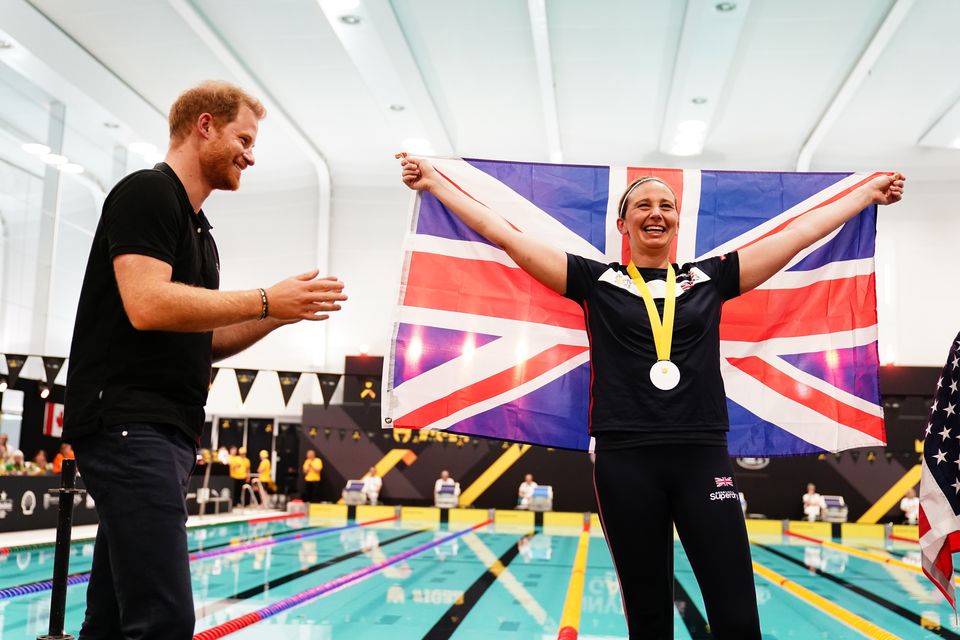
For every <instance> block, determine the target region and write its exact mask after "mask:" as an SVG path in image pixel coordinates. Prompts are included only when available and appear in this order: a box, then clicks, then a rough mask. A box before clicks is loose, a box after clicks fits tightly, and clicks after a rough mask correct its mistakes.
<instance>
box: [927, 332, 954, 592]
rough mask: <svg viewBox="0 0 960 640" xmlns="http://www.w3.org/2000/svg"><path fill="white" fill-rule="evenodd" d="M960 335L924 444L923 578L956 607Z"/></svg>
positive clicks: (939, 383) (940, 383)
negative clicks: (955, 565) (924, 575)
mask: <svg viewBox="0 0 960 640" xmlns="http://www.w3.org/2000/svg"><path fill="white" fill-rule="evenodd" d="M958 384H960V335H957V338H956V340H954V342H953V345H952V346H951V347H950V355H949V357H948V358H947V364H946V365H944V367H943V373H942V374H941V375H940V379H939V380H938V381H937V392H936V395H935V396H934V399H933V406H932V407H931V408H930V420H929V422H928V423H927V431H926V433H925V435H924V438H923V463H922V464H923V466H922V470H921V474H920V553H921V563H922V565H923V572H924V573H925V574H927V577H928V578H930V580H932V581H933V583H934V584H935V585H937V588H939V589H940V591H942V592H943V595H944V596H946V598H947V600H949V601H950V604H951V605H953V606H954V607H956V599H955V596H954V587H953V554H954V553H956V552H957V551H960V420H958V418H957V411H958V410H960V392H958V390H957V388H958Z"/></svg>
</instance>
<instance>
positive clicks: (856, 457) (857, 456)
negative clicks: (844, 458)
mask: <svg viewBox="0 0 960 640" xmlns="http://www.w3.org/2000/svg"><path fill="white" fill-rule="evenodd" d="M850 458H851V459H852V460H853V462H854V463H856V462H857V460H859V459H860V452H859V451H851V452H850Z"/></svg>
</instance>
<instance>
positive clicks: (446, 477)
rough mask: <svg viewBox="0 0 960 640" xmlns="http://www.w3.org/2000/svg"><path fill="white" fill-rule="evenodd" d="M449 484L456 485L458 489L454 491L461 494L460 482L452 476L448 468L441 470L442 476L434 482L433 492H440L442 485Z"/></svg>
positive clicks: (455, 493)
mask: <svg viewBox="0 0 960 640" xmlns="http://www.w3.org/2000/svg"><path fill="white" fill-rule="evenodd" d="M448 484H449V485H453V486H454V487H456V489H454V492H453V494H454V495H457V496H458V495H460V486H459V484H458V483H457V482H456V481H455V480H454V479H453V478H451V477H450V472H449V471H447V470H446V469H444V470H443V471H441V472H440V477H439V478H438V479H437V481H436V482H434V483H433V492H434V493H440V487H442V486H444V485H448Z"/></svg>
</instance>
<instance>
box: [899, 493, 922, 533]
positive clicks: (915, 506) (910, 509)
mask: <svg viewBox="0 0 960 640" xmlns="http://www.w3.org/2000/svg"><path fill="white" fill-rule="evenodd" d="M900 510H901V511H903V517H904V519H905V520H906V523H907V524H917V518H918V517H919V516H920V498H918V497H917V492H916V491H914V490H913V489H912V488H910V489H907V495H905V496H903V500H901V501H900Z"/></svg>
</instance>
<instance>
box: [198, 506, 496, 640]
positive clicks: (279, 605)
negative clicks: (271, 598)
mask: <svg viewBox="0 0 960 640" xmlns="http://www.w3.org/2000/svg"><path fill="white" fill-rule="evenodd" d="M492 522H493V520H486V521H485V522H480V523H478V524H475V525H473V526H472V527H470V528H468V529H464V530H462V531H458V532H456V533H452V534H450V535H448V536H444V537H443V538H438V539H437V540H433V541H432V542H427V543H424V544H421V545H419V546H416V547H414V548H413V549H410V550H409V551H404V552H403V553H399V554H397V555H395V556H391V557H389V558H387V559H386V560H382V561H381V562H377V563H376V564H372V565H370V566H369V567H364V568H362V569H358V570H356V571H352V572H350V573H348V574H346V575H343V576H341V577H339V578H336V579H334V580H331V581H330V582H327V583H324V584H321V585H318V586H316V587H313V588H312V589H307V590H306V591H303V592H301V593H298V594H296V595H293V596H290V597H289V598H284V599H283V600H280V601H278V602H275V603H274V604H272V605H270V606H268V607H264V608H262V609H257V610H256V611H252V612H250V613H248V614H246V615H243V616H240V617H239V618H234V619H233V620H229V621H227V622H224V623H223V624H219V625H217V626H215V627H211V628H209V629H207V630H205V631H201V632H200V633H198V634H196V635H194V636H193V640H216V639H217V638H222V637H224V636H227V635H230V634H231V633H235V632H237V631H239V630H240V629H243V628H245V627H249V626H250V625H252V624H256V623H257V622H261V621H263V620H266V619H267V618H270V617H272V616H275V615H277V614H278V613H281V612H283V611H286V610H287V609H290V608H292V607H296V606H299V605H301V604H304V603H305V602H309V601H311V600H314V599H316V598H319V597H321V596H324V595H326V594H328V593H330V592H332V591H336V590H338V589H342V588H344V587H347V586H349V585H351V584H352V583H355V582H358V581H360V580H363V579H364V578H367V577H369V576H371V575H373V574H375V573H378V572H380V571H382V570H384V569H386V568H387V567H389V566H391V565H394V564H397V563H398V562H402V561H404V560H408V559H410V558H412V557H414V556H416V555H419V554H421V553H423V552H425V551H429V550H430V549H433V548H434V547H437V546H440V545H441V544H446V543H447V542H450V541H451V540H454V539H456V538H459V537H461V536H465V535H467V534H468V533H470V532H471V531H475V530H477V529H479V528H481V527H485V526H487V525H489V524H491V523H492Z"/></svg>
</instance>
